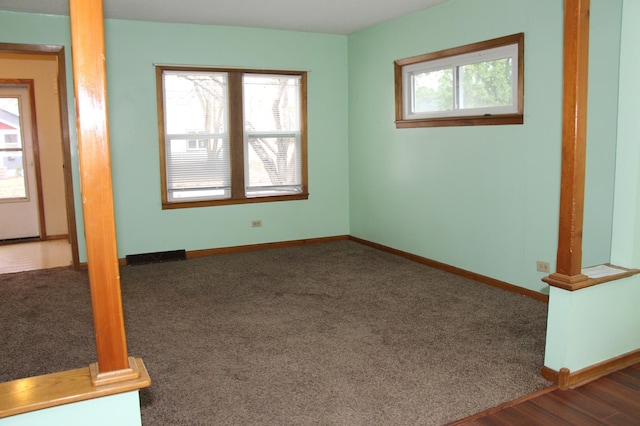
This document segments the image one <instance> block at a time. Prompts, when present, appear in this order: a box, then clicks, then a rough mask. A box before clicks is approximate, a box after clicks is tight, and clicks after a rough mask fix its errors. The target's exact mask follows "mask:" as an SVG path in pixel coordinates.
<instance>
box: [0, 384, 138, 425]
mask: <svg viewBox="0 0 640 426" xmlns="http://www.w3.org/2000/svg"><path fill="white" fill-rule="evenodd" d="M141 424H142V423H141V420H140V398H139V397H138V392H137V391H135V392H127V393H121V394H117V395H111V396H105V397H102V398H96V399H90V400H87V401H81V402H75V403H72V404H66V405H59V406H57V407H52V408H47V409H44V410H37V411H31V412H29V413H26V414H21V415H17V416H11V417H5V418H3V419H0V426H42V425H47V426H86V425H91V426H114V425H118V426H140V425H141Z"/></svg>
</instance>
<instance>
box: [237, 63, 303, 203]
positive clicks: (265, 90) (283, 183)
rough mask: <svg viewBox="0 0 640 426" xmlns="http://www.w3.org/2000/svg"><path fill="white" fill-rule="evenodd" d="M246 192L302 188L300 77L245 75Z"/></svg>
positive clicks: (296, 189) (298, 189)
mask: <svg viewBox="0 0 640 426" xmlns="http://www.w3.org/2000/svg"><path fill="white" fill-rule="evenodd" d="M243 84H244V86H243V87H244V96H243V99H244V126H245V148H244V152H245V186H246V187H247V195H248V196H251V195H254V196H255V195H268V194H271V193H292V192H299V191H300V189H301V182H302V178H301V158H300V76H287V75H254V74H245V75H244V79H243Z"/></svg>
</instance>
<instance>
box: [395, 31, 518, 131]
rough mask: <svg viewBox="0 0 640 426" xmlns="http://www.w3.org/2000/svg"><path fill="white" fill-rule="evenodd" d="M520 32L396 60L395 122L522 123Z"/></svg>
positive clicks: (419, 124) (425, 124) (430, 124)
mask: <svg viewBox="0 0 640 426" xmlns="http://www.w3.org/2000/svg"><path fill="white" fill-rule="evenodd" d="M523 51H524V34H522V33H521V34H515V35H512V36H507V37H502V38H499V39H494V40H488V41H484V42H481V43H474V44H470V45H466V46H461V47H456V48H453V49H447V50H443V51H439V52H433V53H428V54H425V55H419V56H414V57H411V58H405V59H399V60H397V61H395V79H396V126H397V127H399V128H401V127H433V126H461V125H463V126H467V125H483V124H522V122H523V105H524V102H523V96H524V71H523V70H524V58H523Z"/></svg>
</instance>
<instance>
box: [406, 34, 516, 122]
mask: <svg viewBox="0 0 640 426" xmlns="http://www.w3.org/2000/svg"><path fill="white" fill-rule="evenodd" d="M510 45H516V46H517V54H518V57H517V75H516V76H515V79H514V80H515V84H516V112H509V113H497V114H488V113H487V114H484V113H482V114H477V115H468V114H466V115H465V114H455V115H446V116H436V117H416V118H407V117H405V105H406V96H405V95H406V94H407V93H408V90H407V88H406V87H405V84H404V74H405V73H404V71H406V69H411V68H415V67H416V65H419V64H425V66H424V68H425V69H429V68H430V67H431V66H432V65H433V64H434V63H436V64H437V63H439V62H446V61H450V62H452V63H455V64H454V65H453V66H454V67H460V66H464V65H465V64H464V63H462V62H459V61H460V58H459V57H464V56H465V55H469V54H473V53H478V52H484V51H489V50H492V49H496V48H502V47H505V46H510ZM488 60H491V59H488ZM429 64H431V65H429ZM394 77H395V112H396V117H395V123H396V128H398V129H401V128H415V127H445V126H485V125H505V124H523V123H524V33H518V34H513V35H509V36H505V37H499V38H495V39H492V40H486V41H482V42H478V43H472V44H467V45H464V46H459V47H454V48H450V49H445V50H440V51H438V52H432V53H426V54H423V55H417V56H412V57H409V58H403V59H398V60H396V61H394Z"/></svg>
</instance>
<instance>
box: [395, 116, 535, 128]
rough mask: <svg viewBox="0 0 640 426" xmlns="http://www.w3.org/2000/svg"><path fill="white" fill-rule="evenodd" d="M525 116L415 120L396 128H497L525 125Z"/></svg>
mask: <svg viewBox="0 0 640 426" xmlns="http://www.w3.org/2000/svg"><path fill="white" fill-rule="evenodd" d="M523 123H524V115H523V114H502V115H473V116H468V117H439V118H423V119H415V120H396V128H398V129H407V128H414V127H453V126H496V125H505V124H523Z"/></svg>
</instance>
